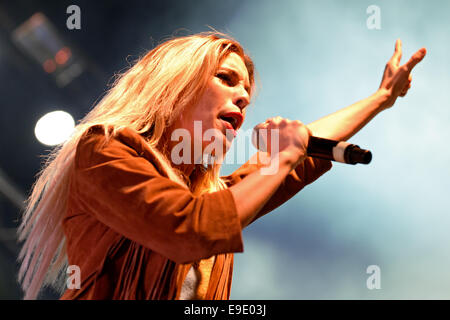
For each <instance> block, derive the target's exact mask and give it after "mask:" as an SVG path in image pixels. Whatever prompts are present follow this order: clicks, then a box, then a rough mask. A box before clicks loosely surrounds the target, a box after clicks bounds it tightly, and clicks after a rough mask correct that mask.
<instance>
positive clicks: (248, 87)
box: [220, 67, 250, 95]
mask: <svg viewBox="0 0 450 320" xmlns="http://www.w3.org/2000/svg"><path fill="white" fill-rule="evenodd" d="M220 69H223V70H225V71H228V72H230V73H231V74H232V76H233V77H236V78H238V79H239V78H240V77H239V73H238V72H237V71H236V70H234V69H232V68H229V67H221V68H220ZM244 87H245V91H247V93H248V95H250V85H248V86H247V85H244Z"/></svg>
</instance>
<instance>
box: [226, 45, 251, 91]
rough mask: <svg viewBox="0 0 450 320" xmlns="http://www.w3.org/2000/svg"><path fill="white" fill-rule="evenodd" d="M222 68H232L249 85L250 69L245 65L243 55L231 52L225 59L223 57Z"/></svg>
mask: <svg viewBox="0 0 450 320" xmlns="http://www.w3.org/2000/svg"><path fill="white" fill-rule="evenodd" d="M220 67H221V68H225V69H231V70H234V71H236V72H237V73H238V75H239V77H240V78H241V79H243V80H244V81H245V83H246V84H247V85H249V78H248V70H247V67H246V66H245V63H244V60H242V58H241V56H240V55H238V54H237V53H235V52H231V53H229V54H228V55H227V56H226V57H225V59H223V61H222V63H221V64H220Z"/></svg>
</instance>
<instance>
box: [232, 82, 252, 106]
mask: <svg viewBox="0 0 450 320" xmlns="http://www.w3.org/2000/svg"><path fill="white" fill-rule="evenodd" d="M233 104H234V105H236V106H237V107H238V108H239V109H241V111H242V110H243V109H244V108H245V107H246V106H248V105H249V104H250V95H249V94H248V92H247V90H245V88H244V87H243V86H239V89H238V90H237V93H236V96H235V97H234V99H233Z"/></svg>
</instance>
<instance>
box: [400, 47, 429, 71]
mask: <svg viewBox="0 0 450 320" xmlns="http://www.w3.org/2000/svg"><path fill="white" fill-rule="evenodd" d="M426 54H427V49H425V48H422V49H420V50H418V51H417V52H416V53H414V54H413V55H412V57H411V59H409V61H408V62H407V63H405V66H406V68H407V69H408V71H409V72H411V70H412V69H413V68H414V67H415V66H416V64H418V63H419V62H420V61H422V59H423V58H424V57H425V55H426Z"/></svg>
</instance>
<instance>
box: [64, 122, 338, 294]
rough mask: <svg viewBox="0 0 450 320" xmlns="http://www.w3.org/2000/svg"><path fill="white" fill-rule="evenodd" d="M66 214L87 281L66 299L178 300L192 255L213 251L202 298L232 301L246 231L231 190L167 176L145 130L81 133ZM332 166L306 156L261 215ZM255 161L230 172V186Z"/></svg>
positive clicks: (70, 241) (72, 251) (73, 252)
mask: <svg viewBox="0 0 450 320" xmlns="http://www.w3.org/2000/svg"><path fill="white" fill-rule="evenodd" d="M74 161H75V162H74V166H73V171H72V173H71V182H70V192H69V199H68V210H67V214H66V216H65V219H64V221H63V227H64V232H65V235H66V248H67V255H68V261H69V265H78V266H79V267H80V270H81V288H80V289H67V290H66V292H65V293H64V294H63V296H62V297H61V299H178V298H179V295H180V291H181V287H182V284H183V281H184V279H185V278H186V275H187V272H188V271H189V268H190V267H191V266H192V264H193V263H194V262H199V261H200V260H203V259H207V258H209V257H211V256H215V260H214V265H213V266H212V270H211V276H210V280H209V285H208V289H207V291H206V294H205V296H204V297H203V298H204V299H211V300H212V299H219V300H225V299H229V296H230V289H231V279H232V272H233V253H234V252H243V241H242V229H241V225H240V221H239V218H238V215H237V210H236V206H235V203H234V199H233V196H232V193H231V191H230V190H228V189H225V190H221V191H218V192H214V193H208V194H204V195H202V196H194V195H193V194H192V193H191V192H190V191H189V190H188V189H186V188H184V187H182V186H181V185H179V184H178V183H176V182H174V181H171V180H170V179H168V178H167V177H166V176H165V175H164V174H163V172H165V171H164V170H163V169H162V167H161V164H160V163H159V161H158V160H157V159H156V158H155V156H154V154H153V153H152V151H151V149H150V148H149V147H148V145H147V144H146V142H145V140H144V138H143V137H142V136H141V135H139V134H138V133H137V132H136V131H134V130H132V129H129V128H125V129H122V130H120V132H119V134H118V135H117V136H116V137H114V138H111V139H110V141H109V142H108V143H107V144H105V135H104V131H103V127H101V126H94V127H91V128H90V130H88V131H86V133H85V134H84V135H83V136H82V138H81V140H80V142H79V144H78V146H77V150H76V155H75V160H74ZM330 168H331V162H330V161H325V160H318V159H313V158H309V157H308V158H307V159H306V160H305V161H304V162H303V163H301V164H300V165H299V166H298V167H297V168H296V169H295V170H293V171H292V172H291V173H290V174H289V175H288V176H287V177H286V179H285V181H284V183H283V184H282V185H281V186H280V187H279V189H278V190H277V191H276V193H275V194H274V196H273V197H272V198H271V199H270V200H269V201H268V203H267V204H266V205H265V206H264V208H263V209H262V210H261V211H260V212H259V213H258V215H257V217H256V218H255V219H254V220H256V219H257V218H259V217H261V216H263V215H264V214H266V213H267V212H270V211H271V210H273V209H275V208H277V207H278V206H279V205H281V204H282V203H284V202H285V201H287V200H288V199H290V198H291V197H292V196H294V195H295V194H296V193H297V192H298V191H300V190H301V189H302V188H303V187H304V186H306V185H307V184H309V183H311V182H313V181H314V180H316V179H317V178H318V177H320V176H321V175H322V174H323V173H325V172H326V171H328V170H329V169H330ZM257 169H258V166H257V165H254V164H249V163H246V164H244V165H243V166H242V167H240V168H239V169H238V170H236V171H235V172H234V173H233V174H231V175H229V176H227V177H223V178H224V179H225V181H226V183H227V185H228V186H231V185H233V184H235V183H237V182H239V181H240V180H242V179H243V178H245V176H246V175H248V174H249V173H251V172H253V171H254V170H257Z"/></svg>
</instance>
